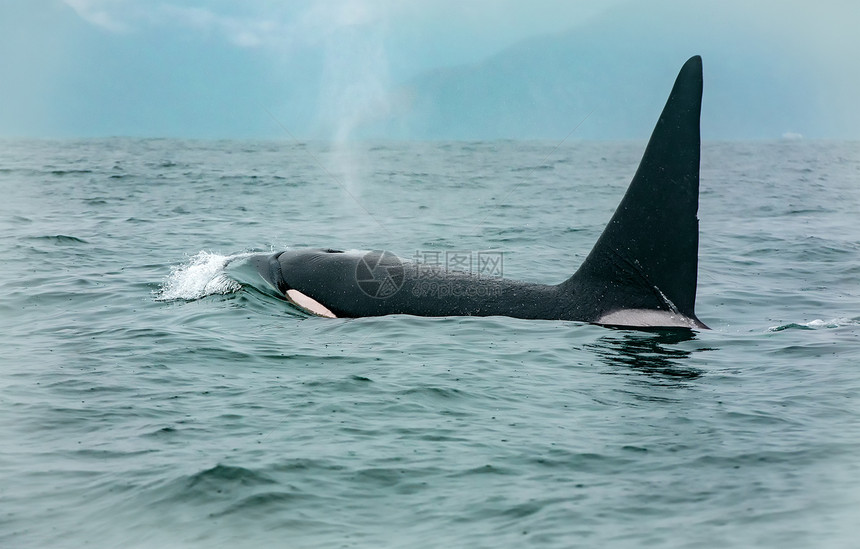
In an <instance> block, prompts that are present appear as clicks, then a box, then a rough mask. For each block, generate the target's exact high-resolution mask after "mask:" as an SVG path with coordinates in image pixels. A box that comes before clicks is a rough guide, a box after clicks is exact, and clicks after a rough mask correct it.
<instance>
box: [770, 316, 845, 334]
mask: <svg viewBox="0 0 860 549" xmlns="http://www.w3.org/2000/svg"><path fill="white" fill-rule="evenodd" d="M858 324H860V321H858V320H855V319H851V318H834V319H832V320H822V319H820V318H816V319H815V320H811V321H809V322H805V323H797V322H790V323H788V324H781V325H779V326H771V327H770V328H768V329H767V331H768V332H781V331H783V330H820V329H822V328H824V329H827V328H839V327H842V326H853V325H858Z"/></svg>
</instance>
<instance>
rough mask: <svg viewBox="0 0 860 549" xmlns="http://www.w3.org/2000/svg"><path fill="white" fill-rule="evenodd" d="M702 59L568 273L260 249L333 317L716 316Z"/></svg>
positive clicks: (684, 78)
mask: <svg viewBox="0 0 860 549" xmlns="http://www.w3.org/2000/svg"><path fill="white" fill-rule="evenodd" d="M701 104H702V60H701V57H699V56H694V57H692V58H690V59H689V60H688V61H687V62H686V63H685V64H684V66H683V67H682V68H681V71H680V73H679V74H678V77H677V79H676V81H675V84H674V86H673V88H672V91H671V93H670V94H669V99H668V100H667V102H666V106H665V107H664V108H663V112H662V114H661V115H660V118H659V120H658V121H657V125H656V127H655V128H654V131H653V133H652V134H651V139H650V140H649V142H648V145H647V147H646V149H645V153H644V154H643V156H642V160H641V162H640V164H639V168H638V169H637V170H636V173H635V175H634V177H633V180H632V181H631V183H630V186H629V187H628V189H627V192H626V194H625V195H624V198H623V199H622V200H621V203H620V204H619V205H618V208H617V209H616V211H615V213H614V214H613V216H612V218H611V219H610V220H609V223H608V224H607V225H606V228H605V229H604V231H603V233H602V234H601V236H600V238H599V239H598V240H597V243H596V244H595V245H594V248H593V249H592V250H591V252H590V253H589V254H588V256H587V257H586V259H585V261H584V262H583V263H582V265H581V266H580V267H579V269H578V270H577V271H576V272H575V273H574V274H573V276H571V277H570V278H569V279H567V280H565V281H564V282H561V283H560V284H555V285H549V284H535V283H530V282H520V281H516V280H507V279H504V278H498V277H487V276H479V275H477V274H474V273H470V272H465V271H463V272H461V271H454V270H446V269H442V268H441V267H439V266H434V265H427V264H424V263H420V262H410V261H405V260H401V259H399V258H398V257H397V256H395V255H394V254H392V253H390V252H382V251H371V252H344V251H340V250H331V249H309V250H288V251H284V252H280V253H276V254H274V255H255V256H252V257H251V258H249V261H250V262H251V264H252V265H253V266H254V268H256V270H257V272H259V274H260V276H261V277H262V278H263V279H264V280H266V281H267V282H268V283H269V284H270V285H271V286H272V287H273V288H274V289H275V290H277V292H278V293H279V295H281V296H283V297H284V298H285V299H287V300H288V301H290V302H291V303H293V304H294V305H296V306H297V307H299V308H301V309H303V310H304V311H306V312H309V313H312V314H316V315H319V316H326V317H347V318H355V317H365V316H381V315H391V314H407V315H417V316H493V315H500V316H510V317H516V318H524V319H548V320H574V321H583V322H590V323H595V324H602V325H609V326H624V327H639V328H646V327H683V328H707V326H705V324H703V323H702V322H701V321H700V320H699V319H698V318H697V317H696V313H695V304H696V271H697V264H698V247H699V220H698V218H697V210H698V201H699V155H700V133H699V118H700V113H701Z"/></svg>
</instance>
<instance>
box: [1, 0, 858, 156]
mask: <svg viewBox="0 0 860 549" xmlns="http://www.w3.org/2000/svg"><path fill="white" fill-rule="evenodd" d="M747 4H753V2H750V1H747V0H745V1H743V2H741V1H736V0H723V1H721V2H712V1H709V2H697V1H695V0H659V1H654V2H643V1H635V0H633V1H630V0H601V1H600V2H597V1H593V0H592V1H578V0H566V1H550V0H530V1H528V2H526V1H514V0H473V1H468V0H459V1H454V0H433V1H429V0H428V1H397V0H319V1H312V0H307V1H286V0H243V1H241V2H238V1H235V0H229V1H228V0H209V1H206V0H0V136H25V137H75V136H110V135H131V136H153V137H161V136H167V137H214V138H231V137H235V138H247V137H264V138H270V137H286V136H285V130H284V129H283V128H282V127H281V126H283V127H286V128H287V130H288V131H289V132H291V133H292V134H294V135H297V136H299V137H314V138H334V139H345V138H349V137H354V136H361V135H370V136H376V137H386V136H392V135H393V136H397V137H428V136H429V137H436V138H446V137H467V138H468V137H479V138H480V137H483V138H487V137H517V136H518V135H522V136H525V137H550V138H553V137H557V135H558V134H559V133H560V132H562V131H563V130H562V129H563V128H567V127H573V126H574V125H575V124H576V123H577V122H578V121H579V119H581V117H582V116H584V115H585V114H587V113H588V112H589V111H593V110H595V109H604V110H605V111H606V113H605V114H606V116H604V118H603V119H602V120H603V123H602V126H601V128H602V131H597V130H596V128H594V127H592V128H584V129H583V133H582V135H583V136H584V137H589V136H596V137H602V138H618V139H625V138H641V137H642V134H641V132H640V131H638V130H635V131H634V130H631V129H629V128H628V126H627V125H626V124H625V123H624V122H625V121H626V120H635V121H636V124H635V127H636V128H638V127H639V126H641V125H642V123H640V122H639V118H638V116H639V115H638V113H639V111H641V110H645V111H647V112H646V113H645V114H644V115H643V116H645V117H652V116H653V112H651V111H652V109H651V107H650V105H651V104H652V103H653V102H655V101H658V99H657V98H661V99H659V100H660V101H662V100H665V97H664V96H665V93H666V92H667V91H668V89H669V87H670V86H671V76H672V73H673V72H674V71H676V70H677V68H678V67H680V64H681V63H682V62H683V61H684V60H685V59H686V58H687V57H688V56H689V55H692V54H695V53H703V55H705V67H706V100H707V99H708V93H709V91H708V90H710V94H711V99H712V104H713V107H714V108H713V109H711V110H709V109H707V108H706V111H705V112H706V113H708V114H707V116H708V117H711V118H710V119H711V120H712V123H711V124H710V125H709V126H708V127H709V128H711V130H709V131H711V132H712V134H711V136H712V137H716V138H730V139H731V138H737V139H743V138H751V137H752V138H761V137H765V138H768V137H773V138H778V137H779V136H780V135H781V134H783V133H802V134H804V135H805V136H808V137H823V138H827V137H834V138H852V139H857V138H860V107H858V100H857V98H858V97H860V37H858V35H860V33H858V32H857V29H858V28H860V5H858V4H857V3H856V2H855V1H854V0H819V1H816V2H792V1H781V2H777V1H771V0H759V1H757V2H755V3H754V5H753V6H749V5H747ZM598 61H599V66H596V64H597V63H598ZM709 69H710V71H711V72H710V73H709V72H708V71H709ZM622 70H623V71H627V72H628V73H633V72H635V74H637V75H651V74H653V75H654V78H649V77H646V76H643V77H642V79H641V80H640V81H639V82H640V84H639V85H640V86H641V93H637V90H635V89H634V90H631V89H630V83H629V82H620V81H619V74H621V75H623V73H619V72H618V71H622ZM709 74H710V75H712V78H711V80H710V81H709V80H708V77H709ZM601 75H603V76H601ZM667 79H668V80H669V81H668V82H667ZM612 82H618V84H615V85H612ZM577 94H579V95H577ZM631 95H634V96H638V95H641V98H642V101H643V103H642V104H640V103H638V102H637V101H638V99H635V98H634V99H631ZM485 96H486V102H484V98H485ZM404 98H407V99H404ZM559 99H560V100H559ZM612 104H616V105H618V107H617V110H615V111H613V110H612V109H611V108H610V107H608V106H607V105H612ZM556 106H558V109H559V110H554V109H555V108H556ZM419 107H420V108H421V109H423V111H422V112H418V111H417V109H419ZM562 107H563V108H562ZM628 108H629V111H628V110H625V109H628ZM475 111H482V112H483V113H484V114H483V115H482V116H483V117H484V118H481V117H480V116H475ZM719 112H722V113H723V115H722V117H721V116H720V115H719V114H718V113H719ZM600 115H601V113H598V114H597V115H596V120H597V122H596V123H595V122H594V121H591V123H592V125H595V124H599V123H600V120H601V118H600ZM429 118H432V120H429ZM558 118H562V119H563V121H562V122H559V123H558V125H557V127H556V126H554V125H553V124H552V123H551V122H552V121H554V120H557V119H558ZM568 118H569V120H568ZM526 120H527V122H526ZM544 120H546V121H548V122H543V121H544ZM449 130H450V131H449ZM520 130H521V131H520ZM647 130H648V131H650V128H647ZM703 131H704V130H703ZM705 133H706V138H707V137H708V133H707V131H706V132H705Z"/></svg>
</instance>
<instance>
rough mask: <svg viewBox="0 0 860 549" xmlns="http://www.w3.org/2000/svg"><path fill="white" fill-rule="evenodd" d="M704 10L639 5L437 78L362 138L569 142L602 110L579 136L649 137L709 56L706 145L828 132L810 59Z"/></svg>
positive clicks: (415, 86)
mask: <svg viewBox="0 0 860 549" xmlns="http://www.w3.org/2000/svg"><path fill="white" fill-rule="evenodd" d="M697 5H698V6H702V5H704V4H698V3H694V4H691V5H689V6H688V7H684V8H678V6H677V5H676V4H674V5H669V4H662V6H663V7H662V8H661V7H660V6H661V4H658V3H650V2H649V3H635V4H631V5H629V6H626V7H624V8H619V9H615V10H613V11H610V12H608V13H606V14H605V15H604V16H602V17H600V18H599V19H596V20H594V21H592V22H591V23H590V24H588V25H587V26H583V27H578V28H574V29H571V30H570V31H567V32H564V33H561V34H556V35H551V36H541V37H538V38H533V39H530V40H527V41H525V42H522V43H520V44H518V45H516V46H514V47H511V48H509V49H507V50H505V51H503V52H501V53H499V54H497V55H495V56H493V57H490V58H488V59H486V60H485V61H483V62H481V63H478V64H475V65H469V66H460V67H454V68H448V69H437V70H433V71H430V72H427V73H425V74H422V75H420V76H419V77H417V78H414V79H413V80H411V81H409V82H407V83H406V84H405V85H403V86H402V87H400V88H399V89H398V90H397V91H396V93H395V95H394V97H395V100H394V101H393V103H394V107H393V109H392V115H391V116H390V117H389V118H388V119H386V120H385V121H384V122H381V123H380V122H378V121H377V122H376V123H374V124H373V125H369V126H366V127H365V128H364V129H363V132H362V133H363V134H365V135H368V136H385V137H404V138H420V139H494V138H549V139H560V138H563V137H564V136H565V135H567V134H568V133H569V132H570V131H571V130H572V129H573V128H574V127H576V125H577V124H578V123H579V122H580V121H582V120H583V119H584V118H585V117H586V116H588V115H589V113H592V114H591V115H590V116H589V117H588V120H587V121H586V122H585V123H584V124H583V125H582V126H581V127H580V128H579V129H577V130H576V132H575V133H574V134H573V137H572V138H573V139H577V138H587V139H646V138H647V137H648V135H649V134H650V131H651V129H652V128H653V125H654V123H655V122H656V119H657V116H658V115H659V113H660V109H661V108H662V106H663V103H664V102H665V100H666V97H667V95H668V93H669V90H670V89H671V86H672V83H673V80H674V77H675V74H676V72H677V70H678V69H679V68H680V67H681V65H682V64H683V62H684V61H685V60H686V59H687V58H688V57H689V56H691V55H693V54H701V55H702V56H703V58H704V67H705V98H704V107H703V126H702V129H703V135H704V137H705V138H706V139H760V138H765V139H767V138H779V137H780V136H781V135H783V134H786V133H791V134H804V135H811V136H815V135H816V134H821V135H827V133H828V127H827V125H828V120H827V117H826V116H825V117H824V118H822V116H821V114H820V113H819V112H818V109H819V108H820V106H821V105H820V103H819V102H818V100H817V98H818V96H819V95H820V93H819V89H818V87H819V82H818V79H817V78H815V77H813V76H811V75H812V74H815V65H814V63H813V62H812V61H811V60H810V59H809V56H804V55H802V54H800V55H798V54H797V52H793V51H791V48H790V47H787V46H786V45H785V43H784V42H782V38H781V37H780V36H779V34H778V33H775V34H774V33H769V34H766V35H763V34H762V33H760V32H759V31H758V30H757V29H756V28H754V27H753V26H751V25H748V26H745V25H744V24H743V21H738V20H733V19H730V18H728V17H721V16H720V14H719V13H713V12H705V11H703V10H702V8H697V7H696V6H697ZM655 6H656V7H655ZM715 10H716V11H718V9H716V8H715ZM712 11H713V10H712ZM735 13H737V12H735ZM592 111H593V112H592ZM833 115H835V113H830V114H829V116H833Z"/></svg>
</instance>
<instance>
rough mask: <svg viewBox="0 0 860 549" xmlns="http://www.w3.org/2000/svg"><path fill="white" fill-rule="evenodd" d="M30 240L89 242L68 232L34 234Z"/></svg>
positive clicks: (58, 242) (61, 242) (72, 242)
mask: <svg viewBox="0 0 860 549" xmlns="http://www.w3.org/2000/svg"><path fill="white" fill-rule="evenodd" d="M30 240H41V241H46V242H55V243H57V244H87V241H86V240H84V239H83V238H78V237H76V236H71V235H67V234H52V235H44V236H34V237H31V238H30Z"/></svg>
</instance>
